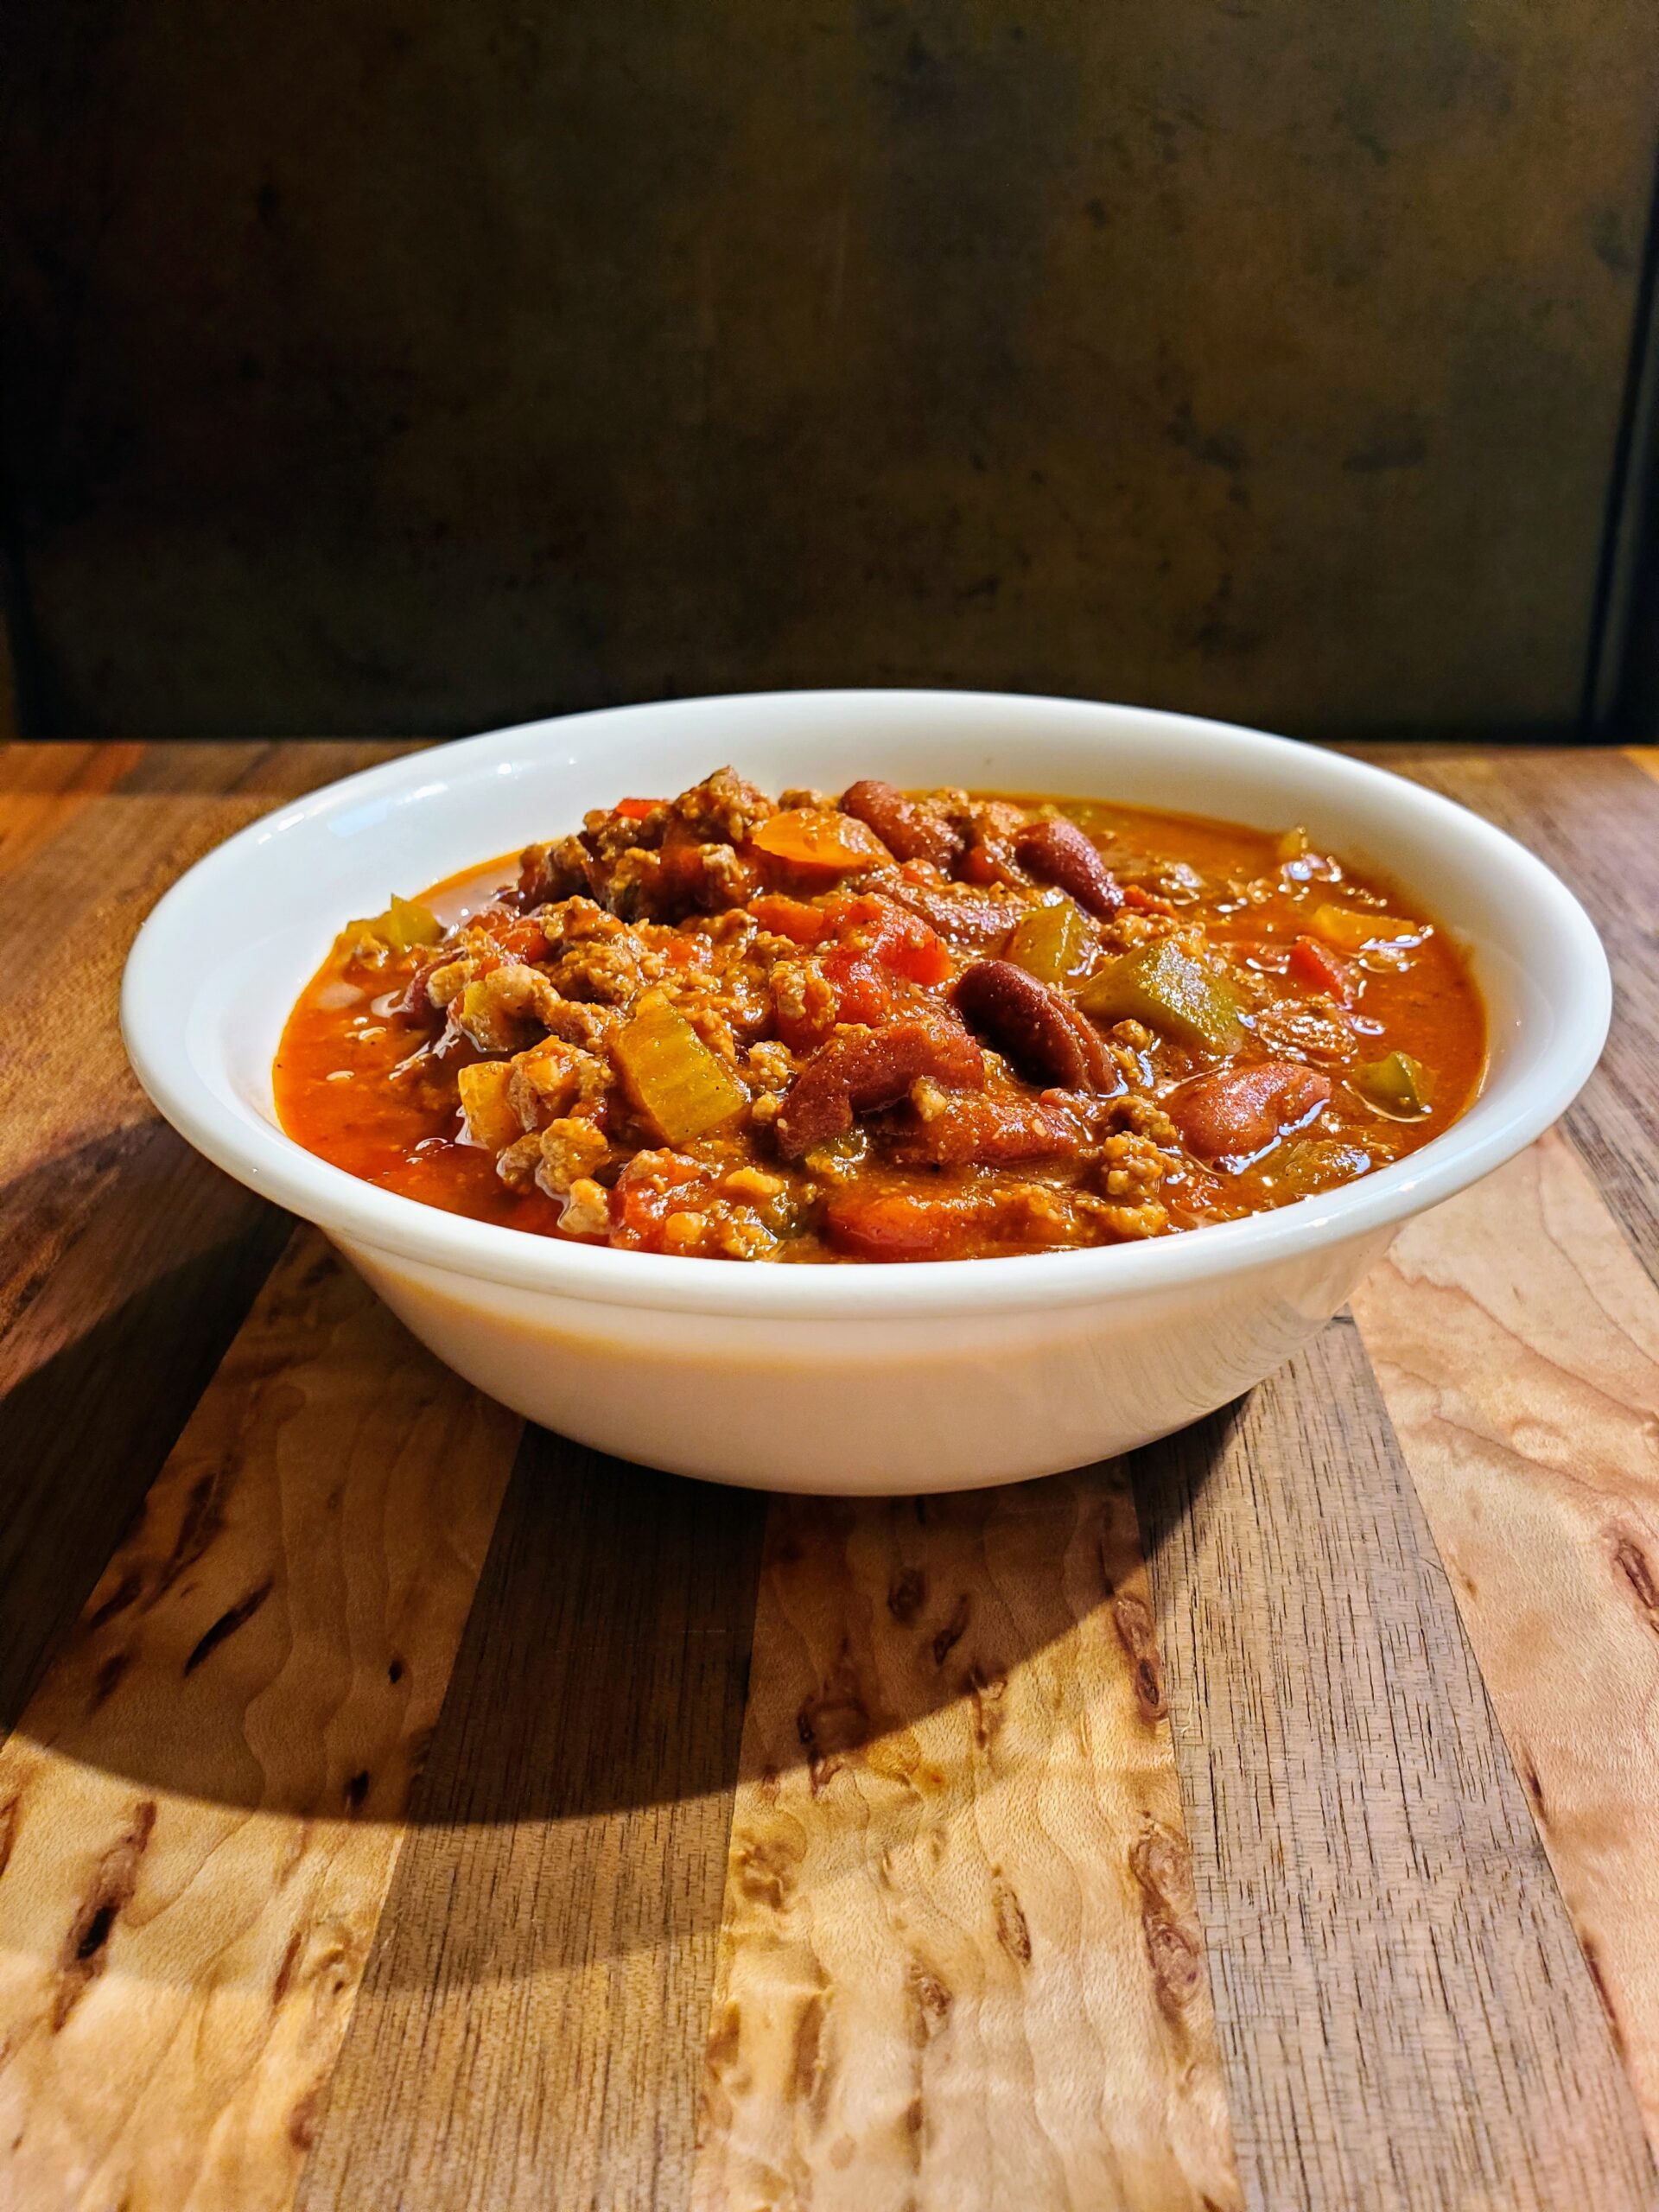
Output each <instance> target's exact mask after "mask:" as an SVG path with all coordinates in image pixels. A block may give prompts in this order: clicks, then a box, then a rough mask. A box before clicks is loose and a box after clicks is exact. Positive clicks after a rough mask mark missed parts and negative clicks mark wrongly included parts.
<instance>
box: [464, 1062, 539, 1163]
mask: <svg viewBox="0 0 1659 2212" xmlns="http://www.w3.org/2000/svg"><path fill="white" fill-rule="evenodd" d="M455 1080H456V1082H457V1083H458V1084H460V1086H461V1112H462V1113H463V1114H464V1115H465V1116H467V1135H468V1137H469V1138H470V1139H471V1140H472V1141H473V1142H474V1144H480V1145H482V1146H483V1147H484V1149H485V1150H486V1152H505V1150H506V1148H507V1147H508V1146H509V1145H510V1144H517V1143H518V1140H519V1138H520V1137H521V1136H522V1135H524V1129H523V1128H522V1126H521V1124H520V1122H519V1120H518V1115H517V1114H516V1113H514V1111H513V1109H512V1105H511V1104H510V1103H509V1102H508V1098H507V1090H508V1086H509V1085H510V1084H511V1083H512V1064H511V1063H510V1062H509V1061H506V1060H479V1061H477V1062H475V1063H474V1065H473V1066H471V1067H469V1068H462V1070H461V1073H460V1074H459V1075H458V1076H457V1077H456V1078H455Z"/></svg>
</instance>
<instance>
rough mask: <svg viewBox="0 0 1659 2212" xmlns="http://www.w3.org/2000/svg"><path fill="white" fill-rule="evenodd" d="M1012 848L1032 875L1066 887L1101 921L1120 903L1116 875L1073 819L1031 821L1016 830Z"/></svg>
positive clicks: (1120, 895) (1120, 898)
mask: <svg viewBox="0 0 1659 2212" xmlns="http://www.w3.org/2000/svg"><path fill="white" fill-rule="evenodd" d="M1014 851H1015V853H1016V854H1017V855H1018V856H1019V859H1020V862H1021V864H1022V866H1024V867H1025V868H1028V869H1029V870H1030V871H1031V873H1032V874H1033V875H1035V876H1040V877H1041V879H1042V880H1043V881H1044V882H1045V883H1053V884H1058V887H1059V888H1060V889H1061V890H1062V891H1069V892H1070V893H1071V896H1072V897H1073V898H1074V899H1076V900H1077V904H1078V906H1082V907H1084V908H1086V909H1087V911H1088V912H1090V913H1091V914H1095V915H1097V916H1098V917H1099V918H1100V919H1101V920H1102V921H1106V920H1109V918H1110V917H1111V916H1112V915H1114V914H1115V913H1116V912H1117V910H1118V908H1119V907H1120V906H1122V904H1123V893H1122V891H1121V890H1120V889H1119V888H1118V885H1117V879H1116V876H1115V875H1114V874H1112V872H1111V870H1110V868H1108V867H1107V865H1106V863H1105V861H1103V860H1102V858H1101V857H1100V855H1099V853H1098V851H1097V850H1096V847H1095V842H1094V840H1093V839H1092V838H1091V837H1089V836H1085V834H1084V831H1083V830H1081V829H1078V827H1077V823H1075V822H1067V821H1066V820H1065V818H1064V817H1062V816H1059V815H1053V816H1051V817H1049V818H1048V819H1047V820H1046V821H1043V822H1033V823H1031V824H1030V825H1029V826H1028V827H1027V828H1026V829H1022V830H1021V831H1020V835H1019V836H1018V837H1017V838H1016V839H1015V840H1014Z"/></svg>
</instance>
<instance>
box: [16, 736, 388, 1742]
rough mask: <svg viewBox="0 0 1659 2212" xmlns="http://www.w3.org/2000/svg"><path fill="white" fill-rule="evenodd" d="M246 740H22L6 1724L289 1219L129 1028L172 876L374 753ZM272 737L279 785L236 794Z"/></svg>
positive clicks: (265, 761)
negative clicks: (135, 973)
mask: <svg viewBox="0 0 1659 2212" xmlns="http://www.w3.org/2000/svg"><path fill="white" fill-rule="evenodd" d="M213 749H214V748H207V750H209V751H213ZM374 749H375V748H353V749H352V750H353V754H354V756H355V757H356V758H359V759H360V757H361V755H362V754H363V753H364V752H365V751H372V750H374ZM228 750H229V751H231V752H232V753H235V754H237V756H238V758H237V760H233V761H232V760H223V759H221V760H219V763H218V765H217V767H216V769H215V770H214V772H213V777H212V778H211V779H209V780H208V781H207V782H205V783H201V784H200V785H198V786H197V787H196V789H195V791H194V794H193V795H192V796H190V797H188V798H179V797H173V798H166V797H156V796H144V795H137V796H135V794H134V788H133V787H134V785H135V784H136V783H137V781H138V780H139V779H140V778H142V777H143V775H144V774H145V773H146V772H155V773H156V774H157V775H159V776H161V777H162V779H163V780H165V778H166V775H167V774H168V772H170V770H169V764H177V763H178V762H179V757H180V756H181V755H187V754H190V753H191V748H189V747H165V746H163V747H123V746H111V747H83V746H40V747H33V746H13V747H7V748H0V942H3V943H4V944H7V945H8V946H10V947H13V948H38V950H37V951H34V952H32V953H31V955H30V957H22V958H16V959H15V960H14V963H13V968H12V970H11V976H10V988H9V991H8V1008H7V1014H8V1020H7V1030H6V1046H5V1050H4V1051H3V1052H0V1423H3V1431H4V1434H5V1437H6V1440H7V1450H6V1452H5V1453H4V1455H3V1459H0V1590H3V1593H4V1602H3V1604H0V1734H3V1732H4V1730H5V1728H6V1727H7V1726H9V1725H10V1721H11V1720H12V1719H14V1718H15V1716H16V1713H18V1712H19V1711H20V1710H21V1707H22V1703H23V1701H24V1700H26V1699H27V1697H28V1695H29V1691H30V1689H31V1688H32V1687H33V1684H34V1683H35V1681H36V1679H37V1678H38V1675H39V1673H40V1669H41V1665H42V1663H43V1662H44V1659H45V1656H46V1655H47V1653H48V1651H49V1650H50V1649H51V1648H52V1647H53V1645H54V1643H56V1642H57V1641H58V1640H59V1639H60V1637H62V1636H63V1634H64V1633H65V1632H66V1631H67V1629H68V1627H69V1624H71V1623H72V1622H73V1619H74V1618H75V1616H76V1614H77V1612H78V1611H79V1609H80V1606H81V1605H82V1604H83V1602H84V1601H85V1599H86V1593H87V1592H88V1590H89V1589H90V1588H91V1586H92V1582H93V1581H94V1580H95V1579H96V1577H97V1575H98V1573H99V1569H100V1568H101V1567H102V1566H103V1564H104V1561H105V1559H106V1558H107V1557H108V1556H109V1553H110V1550H111V1547H112V1546H113V1544H114V1543H115V1541H116V1540H117V1538H118V1536H119V1535H120V1534H121V1531H122V1529H124V1527H125V1525H126V1523H127V1522H128V1520H129V1519H130V1516H131V1514H132V1513H133V1512H134V1510H136V1509H137V1504H138V1503H139V1501H140V1499H141V1498H142V1497H143V1493H144V1491H145V1490H146V1489H147V1488H148V1486H149V1483H150V1482H151V1481H152V1479H153V1478H154V1477H155V1475H156V1470H157V1469H158V1468H159V1467H160V1465H161V1464H162V1459H164V1458H165V1457H166V1454H167V1452H168V1447H169V1446H170V1445H171V1444H172V1442H173V1440H174V1439H175V1437H176V1436H177V1434H178V1433H179V1430H180V1428H181V1426H182V1424H183V1421H184V1420H185V1417H186V1415H187V1414H188V1412H189V1410H190V1408H191V1407H192V1405H194V1402H195V1401H196V1399H197V1397H198V1396H199V1395H200V1393H201V1390H202V1389H203V1387H204V1386H205V1385H206V1383H207V1379H208V1377H209V1376H211V1374H212V1373H213V1369H214V1367H215V1365H216V1364H217V1363H218V1361H219V1357H220V1356H221V1354H222V1353H223V1351H224V1350H225V1348H226V1344H228V1343H229V1342H230V1339H231V1338H232V1335H233V1334H234V1332H235V1330H236V1328H237V1326H238V1323H239V1322H240V1320H241V1319H242V1317H243V1315H244V1314H245V1313H246V1311H247V1308H248V1305H249V1302H250V1301H251V1299H252V1297H253V1294H254V1293H255V1291H256V1290H257V1287H258V1286H259V1284H260V1282H261V1281H263V1280H264V1275H265V1274H266V1273H267V1272H268V1271H269V1269H270V1265H271V1263H272V1262H273V1261H274V1260H275V1258H276V1256H277V1252H278V1251H279V1250H280V1249H281V1247H282V1243H283V1238H284V1237H285V1236H286V1234H287V1230H286V1227H285V1225H284V1224H283V1219H282V1217H280V1216H278V1215H277V1213H276V1212H275V1211H273V1210H272V1209H271V1208H270V1207H269V1206H267V1205H264V1204H263V1203H262V1202H261V1201H260V1200H259V1199H257V1198H255V1197H254V1196H253V1195H252V1194H251V1192H247V1191H245V1190H243V1189H242V1188H241V1186H240V1185H237V1184H235V1183H232V1181H231V1180H230V1179H228V1178H227V1177H226V1176H223V1175H220V1174H219V1173H218V1172H217V1171H216V1170H215V1169H213V1168H212V1167H210V1166H208V1165H207V1162H206V1161H205V1160H202V1159H200V1157H199V1156H198V1155H197V1154H195V1153H194V1152H192V1151H191V1150H190V1148H189V1147H188V1146H187V1145H186V1144H184V1143H183V1141H181V1139H179V1138H177V1137H175V1135H173V1133H172V1131H171V1130H170V1129H168V1128H165V1127H163V1125H162V1123H161V1122H159V1121H158V1120H157V1119H156V1116H155V1115H154V1113H153V1112H152V1110H151V1109H150V1107H149V1103H148V1102H147V1101H146V1100H145V1099H144V1097H143V1094H142V1092H141V1091H140V1090H139V1089H138V1086H137V1083H136V1082H135V1081H134V1079H133V1077H132V1075H131V1073H130V1071H129V1069H128V1066H127V1063H126V1056H125V1054H124V1052H123V1051H122V1049H121V1045H120V1040H119V1038H118V1034H117V1031H116V1000H117V993H118V985H119V978H120V970H121V965H122V963H123V961H124V958H125V957H126V950H127V947H128V945H129V944H130V941H131V938H132V936H133V933H134V931H136V930H137V926H138V924H139V922H140V921H141V920H142V919H143V915H144V913H145V912H147V911H148V908H149V905H150V904H151V903H152V902H153V900H154V899H155V898H156V896H157V895H158V894H159V893H161V892H162V890H163V889H165V887H167V885H168V883H170V882H171V881H172V880H173V879H174V877H175V876H176V875H177V874H179V872H180V871H181V869H182V868H184V867H185V866H187V865H188V863H189V862H190V861H193V860H194V859H195V858H196V857H197V855H199V854H200V853H201V852H203V851H205V850H206V849H207V848H208V847H209V846H211V845H213V844H214V843H216V842H218V841H219V839H220V838H222V837H225V836H229V835H230V833H231V832H232V830H235V829H240V828H241V827H242V826H243V825H244V824H245V823H247V822H250V821H251V820H253V819H254V818H255V817H257V815H258V814H260V813H261V812H263V811H264V810H265V809H266V808H268V807H269V806H270V805H271V804H275V803H276V801H277V799H278V798H281V797H283V796H286V795H293V794H296V793H297V792H299V791H303V790H304V789H306V788H308V780H309V779H314V778H315V777H316V776H317V774H318V773H319V771H320V770H322V769H325V768H327V767H330V766H332V767H333V768H334V770H335V771H336V772H338V771H339V770H340V769H341V768H342V767H344V766H350V765H353V761H352V760H346V759H344V758H342V757H341V749H340V748H330V757H329V759H328V760H318V759H316V758H315V757H314V756H313V755H312V754H311V753H309V752H308V748H307V747H304V746H302V745H289V746H281V747H232V748H228ZM250 753H252V754H256V755H257V756H258V759H257V766H258V769H259V784H258V788H257V792H255V793H254V794H252V795H250V796H245V797H240V798H223V797H220V796H218V795H217V791H218V786H219V785H220V784H222V783H223V782H225V781H226V780H227V779H232V778H233V777H234V775H235V774H236V772H238V770H239V771H240V772H244V773H245V772H247V771H248V770H249V767H250V761H249V758H248V756H249V754H250ZM190 766H191V772H192V774H193V775H195V776H198V777H200V774H201V772H202V768H203V766H204V764H203V763H201V762H200V761H198V760H195V759H194V756H193V757H192V760H191V763H190Z"/></svg>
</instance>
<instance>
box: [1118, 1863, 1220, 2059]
mask: <svg viewBox="0 0 1659 2212" xmlns="http://www.w3.org/2000/svg"><path fill="white" fill-rule="evenodd" d="M1129 1872H1130V1873H1131V1874H1132V1875H1133V1876H1134V1877H1135V1884H1136V1885H1137V1887H1138V1888H1139V1890H1140V1891H1141V1934H1142V1936H1143V1937H1144V1938H1145V1941H1146V1946H1147V1959H1148V1961H1150V1964H1151V1967H1152V1977H1153V1986H1154V1991H1155V1993H1156V1995H1157V1999H1158V2009H1159V2011H1160V2012H1162V2014H1163V2015H1164V2017H1165V2018H1166V2020H1169V2021H1170V2022H1172V2023H1173V2024H1174V2025H1176V2026H1184V2025H1185V2013H1186V2009H1187V2007H1188V2006H1189V2005H1191V2004H1192V2002H1193V2000H1194V1999H1196V1998H1197V1997H1198V1996H1199V1995H1201V1993H1202V1992H1203V1989H1204V1947H1203V1943H1202V1941H1201V1939H1200V1937H1199V1934H1198V1910H1197V1897H1196V1894H1195V1892H1194V1890H1193V1886H1192V1854H1191V1853H1189V1852H1188V1850H1187V1847H1186V1845H1185V1843H1184V1842H1183V1840H1181V1838H1180V1837H1179V1836H1176V1835H1172V1834H1170V1832H1169V1830H1168V1829H1167V1828H1160V1827H1156V1826H1148V1827H1147V1828H1146V1829H1145V1830H1143V1832H1142V1833H1141V1835H1140V1836H1139V1837H1137V1839H1136V1840H1135V1846H1134V1847H1133V1849H1132V1850H1131V1851H1130V1853H1129Z"/></svg>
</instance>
